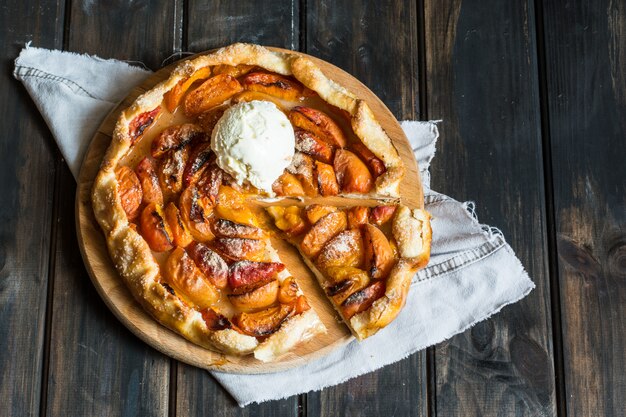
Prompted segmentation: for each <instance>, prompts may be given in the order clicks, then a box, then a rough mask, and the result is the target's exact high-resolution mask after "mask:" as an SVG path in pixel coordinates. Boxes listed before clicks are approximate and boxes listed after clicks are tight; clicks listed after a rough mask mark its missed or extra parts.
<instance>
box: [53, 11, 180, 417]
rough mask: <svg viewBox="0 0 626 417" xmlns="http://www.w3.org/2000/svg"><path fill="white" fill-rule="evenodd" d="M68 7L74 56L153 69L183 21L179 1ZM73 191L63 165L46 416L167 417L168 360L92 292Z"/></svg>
mask: <svg viewBox="0 0 626 417" xmlns="http://www.w3.org/2000/svg"><path fill="white" fill-rule="evenodd" d="M71 4H72V10H71V15H70V16H69V22H70V27H69V28H66V29H67V31H68V32H67V36H68V37H67V40H68V43H67V47H68V49H70V50H72V51H78V52H87V53H91V54H97V55H99V56H102V57H106V58H117V59H123V60H129V59H132V60H141V61H143V62H145V63H146V64H147V65H148V66H149V67H152V68H157V67H158V66H159V65H160V63H161V62H162V61H163V59H165V58H166V57H167V56H168V55H170V54H171V53H172V52H173V51H174V50H176V48H177V46H176V45H177V43H178V47H179V46H180V39H175V38H174V33H175V31H174V30H171V29H172V28H174V27H176V25H179V24H180V23H179V22H177V21H176V19H179V18H180V16H181V13H180V9H181V8H182V7H181V4H179V3H173V2H169V1H161V2H149V3H135V2H121V3H120V2H115V4H110V3H107V2H91V1H83V2H72V3H71ZM130 22H141V23H137V24H132V23H130ZM164 28H168V29H167V30H164ZM75 191H76V184H75V182H74V179H73V177H72V176H71V174H70V172H69V170H68V169H67V168H65V167H64V169H63V171H62V175H61V180H60V184H59V193H60V196H61V197H60V201H61V205H60V209H59V219H58V222H59V226H58V229H59V233H58V236H57V242H56V245H57V251H56V253H55V270H54V274H55V281H54V298H53V315H52V326H51V334H52V338H51V342H50V366H49V379H48V402H47V414H46V415H47V416H83V415H85V416H86V415H94V416H95V415H98V416H99V415H106V416H136V415H141V416H144V415H145V416H165V415H167V414H168V402H169V396H168V392H169V391H168V385H169V379H170V373H169V368H170V360H169V358H167V357H165V356H164V355H161V354H160V353H158V352H156V351H154V350H153V349H152V348H150V347H149V346H148V345H146V344H144V343H143V342H141V341H140V340H139V339H137V338H136V337H135V336H133V335H132V334H131V333H130V332H129V331H128V330H127V329H126V328H124V326H123V325H122V324H121V323H120V322H118V321H117V320H116V319H115V317H114V316H113V314H112V313H111V312H110V311H109V310H108V308H107V307H106V306H105V305H104V303H103V302H102V301H101V299H100V297H99V296H98V294H97V293H96V291H95V289H94V287H93V285H92V283H91V281H90V280H89V278H88V275H87V272H86V271H85V267H84V265H83V262H82V259H81V257H80V256H79V255H78V254H79V249H78V245H77V242H76V230H75V218H74V195H75Z"/></svg>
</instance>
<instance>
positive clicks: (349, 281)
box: [326, 266, 370, 305]
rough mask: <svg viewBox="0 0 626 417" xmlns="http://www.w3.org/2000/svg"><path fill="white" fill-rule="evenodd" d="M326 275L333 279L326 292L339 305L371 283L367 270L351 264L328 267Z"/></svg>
mask: <svg viewBox="0 0 626 417" xmlns="http://www.w3.org/2000/svg"><path fill="white" fill-rule="evenodd" d="M326 275H327V276H328V277H329V278H330V281H331V282H330V283H329V285H328V286H327V287H326V293H327V294H328V295H329V296H330V297H331V298H332V299H333V301H334V302H335V303H336V304H338V305H341V303H343V302H344V301H345V300H346V299H347V298H348V297H349V296H350V295H352V294H354V293H355V292H356V291H359V290H362V289H363V288H365V287H367V286H368V285H369V283H370V277H369V276H368V275H367V272H365V271H363V270H362V269H358V268H354V267H350V266H335V267H331V268H328V269H327V270H326Z"/></svg>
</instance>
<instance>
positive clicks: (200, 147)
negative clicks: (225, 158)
mask: <svg viewBox="0 0 626 417" xmlns="http://www.w3.org/2000/svg"><path fill="white" fill-rule="evenodd" d="M213 156H214V154H213V152H212V151H211V143H210V142H202V143H199V144H197V145H195V146H194V147H193V148H192V149H191V152H190V155H189V160H188V161H187V165H185V169H184V170H183V186H184V187H189V186H190V185H191V184H193V183H195V182H197V181H198V180H199V179H200V177H202V174H203V173H204V171H206V169H207V168H208V167H209V164H210V162H211V161H212V159H213Z"/></svg>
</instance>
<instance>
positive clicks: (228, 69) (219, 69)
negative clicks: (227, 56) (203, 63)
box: [213, 64, 254, 78]
mask: <svg viewBox="0 0 626 417" xmlns="http://www.w3.org/2000/svg"><path fill="white" fill-rule="evenodd" d="M253 69H254V65H246V64H239V65H237V66H234V65H226V64H220V65H216V66H214V67H213V74H215V75H217V74H226V75H230V76H231V77H235V78H239V77H241V76H242V75H246V74H247V73H249V72H250V71H252V70H253Z"/></svg>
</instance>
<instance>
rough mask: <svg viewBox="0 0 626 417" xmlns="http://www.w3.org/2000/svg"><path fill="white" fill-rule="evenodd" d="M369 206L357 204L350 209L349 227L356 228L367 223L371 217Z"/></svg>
mask: <svg viewBox="0 0 626 417" xmlns="http://www.w3.org/2000/svg"><path fill="white" fill-rule="evenodd" d="M369 212H370V209H369V207H363V206H356V207H352V208H351V209H350V210H348V227H349V228H350V229H354V228H357V227H360V226H361V225H363V224H367V222H368V218H369Z"/></svg>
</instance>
